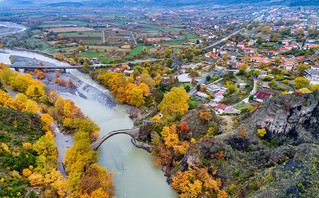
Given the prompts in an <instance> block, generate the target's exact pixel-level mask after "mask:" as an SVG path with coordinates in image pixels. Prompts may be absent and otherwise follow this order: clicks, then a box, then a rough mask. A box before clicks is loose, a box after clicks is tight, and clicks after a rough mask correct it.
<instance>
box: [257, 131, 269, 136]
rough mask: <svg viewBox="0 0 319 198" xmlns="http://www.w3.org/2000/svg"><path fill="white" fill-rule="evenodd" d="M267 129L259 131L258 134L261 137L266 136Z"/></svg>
mask: <svg viewBox="0 0 319 198" xmlns="http://www.w3.org/2000/svg"><path fill="white" fill-rule="evenodd" d="M266 133H267V132H266V129H257V134H258V135H259V136H260V137H264V136H265V135H266Z"/></svg>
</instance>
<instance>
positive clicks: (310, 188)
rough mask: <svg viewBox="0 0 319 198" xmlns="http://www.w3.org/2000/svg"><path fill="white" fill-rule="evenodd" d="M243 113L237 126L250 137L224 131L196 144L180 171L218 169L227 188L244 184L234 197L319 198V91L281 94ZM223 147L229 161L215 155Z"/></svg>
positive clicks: (181, 163)
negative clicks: (199, 167)
mask: <svg viewBox="0 0 319 198" xmlns="http://www.w3.org/2000/svg"><path fill="white" fill-rule="evenodd" d="M193 113H194V112H193ZM242 117H244V118H242V119H241V121H240V123H241V124H240V125H239V126H238V128H237V129H236V130H237V131H239V129H245V130H247V136H246V137H243V136H241V135H239V133H227V132H223V134H222V135H216V136H214V137H210V138H205V139H203V140H202V141H201V142H197V143H195V144H192V146H191V148H190V149H189V150H188V151H187V153H186V154H185V156H184V158H183V159H182V160H181V161H180V165H181V166H180V167H179V169H180V170H182V171H185V170H187V167H188V166H189V165H196V166H206V167H209V166H213V167H215V168H216V170H217V177H218V178H221V181H222V182H223V188H224V189H228V188H229V186H230V185H231V184H235V185H236V186H238V188H239V186H241V188H240V190H238V192H237V194H234V195H233V196H232V197H319V183H318V182H319V169H318V167H319V144H318V143H319V93H318V92H314V93H311V94H304V95H302V96H295V95H281V96H278V97H276V98H272V99H270V100H268V101H265V102H264V103H263V104H262V105H261V108H260V109H258V110H256V111H255V112H254V113H253V114H252V115H249V116H247V115H246V116H242ZM190 123H191V124H192V122H190ZM190 127H191V126H190ZM221 128H222V126H221ZM260 128H265V129H266V131H267V134H266V135H265V136H264V137H263V138H261V137H260V136H259V135H258V134H257V132H256V129H260ZM220 151H222V152H223V155H224V158H225V160H218V159H217V160H216V159H215V160H214V159H212V158H211V155H212V154H213V153H216V152H220ZM176 171H177V170H176V169H173V170H171V172H170V175H174V173H175V172H176ZM257 182H258V183H260V184H261V186H260V187H255V188H254V187H252V185H253V184H256V183H257Z"/></svg>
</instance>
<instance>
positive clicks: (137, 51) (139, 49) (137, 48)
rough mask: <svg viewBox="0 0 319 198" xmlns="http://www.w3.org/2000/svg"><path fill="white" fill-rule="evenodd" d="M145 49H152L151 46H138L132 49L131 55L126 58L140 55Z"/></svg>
mask: <svg viewBox="0 0 319 198" xmlns="http://www.w3.org/2000/svg"><path fill="white" fill-rule="evenodd" d="M143 47H146V48H147V50H150V49H151V46H137V47H136V48H135V49H132V51H131V52H130V54H129V55H127V56H126V57H133V56H134V55H136V54H138V53H140V52H141V51H142V50H143Z"/></svg>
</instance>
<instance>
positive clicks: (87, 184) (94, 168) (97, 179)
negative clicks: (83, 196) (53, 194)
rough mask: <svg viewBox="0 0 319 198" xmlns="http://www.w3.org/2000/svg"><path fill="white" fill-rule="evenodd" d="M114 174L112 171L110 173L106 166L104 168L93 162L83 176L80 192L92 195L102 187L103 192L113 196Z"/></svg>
mask: <svg viewBox="0 0 319 198" xmlns="http://www.w3.org/2000/svg"><path fill="white" fill-rule="evenodd" d="M112 176H113V175H112V173H108V172H107V170H106V168H102V167H100V166H99V165H97V164H96V163H95V164H92V165H91V166H90V167H89V168H88V169H87V170H86V171H85V172H84V173H83V174H82V176H81V181H80V184H79V192H85V193H87V194H89V195H92V193H94V192H95V191H96V190H99V189H100V190H102V191H101V192H103V194H107V195H108V196H109V197H111V196H112V195H114V185H113V182H112Z"/></svg>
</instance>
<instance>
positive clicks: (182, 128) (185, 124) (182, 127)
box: [181, 122, 189, 133]
mask: <svg viewBox="0 0 319 198" xmlns="http://www.w3.org/2000/svg"><path fill="white" fill-rule="evenodd" d="M181 131H183V132H184V133H187V132H188V131H189V126H188V124H187V123H186V122H182V123H181Z"/></svg>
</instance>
